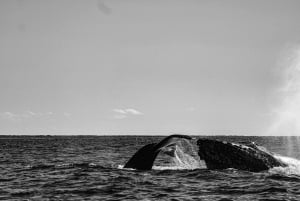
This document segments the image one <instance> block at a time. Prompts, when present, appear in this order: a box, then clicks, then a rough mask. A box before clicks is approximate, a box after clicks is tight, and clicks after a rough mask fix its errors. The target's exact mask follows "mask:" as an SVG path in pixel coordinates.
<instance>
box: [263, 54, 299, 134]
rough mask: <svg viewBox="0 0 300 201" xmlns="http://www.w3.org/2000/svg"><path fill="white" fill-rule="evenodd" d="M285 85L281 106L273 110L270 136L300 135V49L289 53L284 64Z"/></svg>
mask: <svg viewBox="0 0 300 201" xmlns="http://www.w3.org/2000/svg"><path fill="white" fill-rule="evenodd" d="M283 66H284V68H283V71H282V72H281V73H280V74H282V75H283V84H282V87H281V88H280V89H279V91H278V93H279V94H278V95H279V97H280V104H279V106H277V107H276V109H274V110H273V114H274V117H275V119H274V122H273V124H272V125H271V127H270V130H269V132H268V133H269V134H271V135H285V136H291V135H293V136H299V135H300V48H297V49H294V50H293V51H291V52H290V53H289V56H288V57H287V59H286V61H285V62H284V65H283Z"/></svg>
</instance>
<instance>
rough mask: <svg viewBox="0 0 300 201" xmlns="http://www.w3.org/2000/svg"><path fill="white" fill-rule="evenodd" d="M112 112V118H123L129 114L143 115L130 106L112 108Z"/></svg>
mask: <svg viewBox="0 0 300 201" xmlns="http://www.w3.org/2000/svg"><path fill="white" fill-rule="evenodd" d="M113 112H114V113H115V114H114V116H113V117H114V118H115V119H125V118H127V117H129V116H133V115H143V113H142V112H140V111H138V110H136V109H132V108H127V109H113Z"/></svg>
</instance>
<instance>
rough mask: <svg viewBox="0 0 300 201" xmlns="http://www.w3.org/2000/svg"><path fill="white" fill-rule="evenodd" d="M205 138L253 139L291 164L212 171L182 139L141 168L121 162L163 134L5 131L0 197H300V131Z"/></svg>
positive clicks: (193, 146)
mask: <svg viewBox="0 0 300 201" xmlns="http://www.w3.org/2000/svg"><path fill="white" fill-rule="evenodd" d="M199 137H203V136H198V137H196V138H199ZM206 137H207V138H212V139H219V140H227V141H230V142H241V141H244V142H245V141H253V142H255V143H257V144H258V145H260V146H262V147H265V148H266V149H267V150H269V151H271V152H273V153H276V156H275V157H277V158H278V159H279V160H282V161H284V162H285V163H287V164H288V167H275V168H272V169H270V170H269V171H264V172H260V173H252V172H247V171H240V170H235V169H226V170H219V171H211V170H207V169H206V166H205V163H204V162H203V161H201V160H200V159H199V157H198V155H197V146H196V144H195V142H196V141H194V142H193V143H188V142H186V141H181V142H179V143H178V145H177V148H176V151H175V153H174V154H175V155H174V157H170V156H168V155H164V154H160V155H159V156H158V158H157V160H156V161H155V164H154V167H153V169H152V170H150V171H137V170H132V169H124V168H122V167H123V166H124V164H125V163H126V161H127V160H128V159H129V158H130V157H131V156H132V155H133V154H134V153H135V152H136V151H137V150H138V149H139V148H141V147H142V146H144V145H145V144H148V143H153V142H158V141H160V140H161V139H163V137H162V136H0V150H1V152H0V200H145V201H146V200H174V201H175V200H243V201H245V200H300V161H299V160H300V150H299V145H300V144H299V142H300V138H299V137H245V136H214V137H213V136H206Z"/></svg>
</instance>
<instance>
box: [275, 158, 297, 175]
mask: <svg viewBox="0 0 300 201" xmlns="http://www.w3.org/2000/svg"><path fill="white" fill-rule="evenodd" d="M274 157H275V158H276V159H278V160H281V161H282V162H283V163H285V164H287V167H274V168H272V169H270V170H269V172H270V173H272V174H283V175H297V176H300V160H297V159H295V158H291V157H286V156H280V155H275V156H274Z"/></svg>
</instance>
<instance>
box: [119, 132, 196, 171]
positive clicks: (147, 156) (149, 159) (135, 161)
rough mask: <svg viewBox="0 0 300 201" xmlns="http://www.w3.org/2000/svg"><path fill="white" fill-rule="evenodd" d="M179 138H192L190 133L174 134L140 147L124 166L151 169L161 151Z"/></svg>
mask: <svg viewBox="0 0 300 201" xmlns="http://www.w3.org/2000/svg"><path fill="white" fill-rule="evenodd" d="M178 139H188V140H191V139H192V138H191V137H190V136H188V135H181V134H174V135H170V136H168V137H166V138H164V139H163V140H162V141H160V142H159V143H152V144H147V145H145V146H143V147H142V148H141V149H139V150H138V151H137V152H136V153H135V154H134V155H133V156H132V157H131V158H130V159H129V161H128V162H127V163H126V164H125V166H124V168H133V169H137V170H151V169H152V166H153V163H154V161H155V159H156V157H157V155H158V154H159V152H160V151H161V150H162V149H163V148H164V147H167V146H172V145H174V144H175V143H176V140H178Z"/></svg>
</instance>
